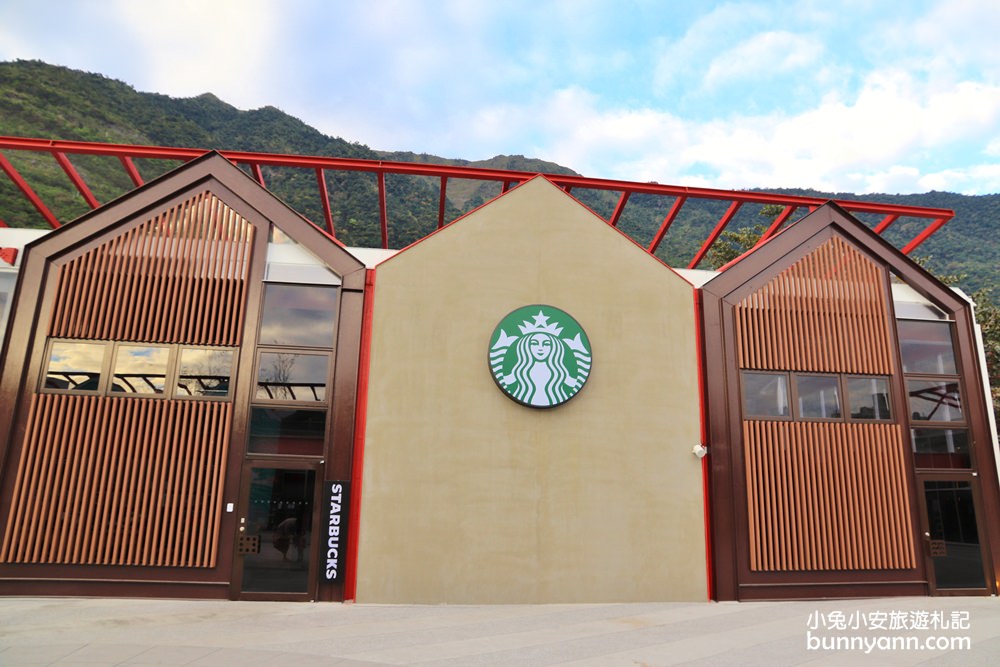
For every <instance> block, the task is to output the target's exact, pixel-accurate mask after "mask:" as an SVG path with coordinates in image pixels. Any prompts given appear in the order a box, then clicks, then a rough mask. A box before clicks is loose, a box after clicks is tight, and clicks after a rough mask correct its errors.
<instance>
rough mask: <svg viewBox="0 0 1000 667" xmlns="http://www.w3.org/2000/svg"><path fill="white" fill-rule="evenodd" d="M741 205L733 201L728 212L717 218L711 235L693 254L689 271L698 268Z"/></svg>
mask: <svg viewBox="0 0 1000 667" xmlns="http://www.w3.org/2000/svg"><path fill="white" fill-rule="evenodd" d="M742 205H743V202H741V201H734V202H733V203H732V204H730V205H729V210H727V211H726V212H725V214H724V215H723V216H722V217H721V218H719V222H718V223H717V224H716V225H715V229H713V230H712V233H711V234H709V235H708V238H707V239H705V242H704V243H703V244H702V245H701V248H699V249H698V252H697V253H695V255H694V259H692V260H691V263H690V264H688V268H689V269H694V268H696V267H697V266H698V264H700V263H701V260H702V259H704V257H705V254H706V253H707V252H708V249H709V248H711V247H712V244H713V243H715V241H716V239H718V238H719V234H721V233H722V230H724V229H725V228H726V225H728V224H729V223H730V222H731V221H732V219H733V218H734V217H735V216H736V212H737V211H738V210H740V206H742Z"/></svg>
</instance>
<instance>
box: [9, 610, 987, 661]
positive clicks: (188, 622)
mask: <svg viewBox="0 0 1000 667" xmlns="http://www.w3.org/2000/svg"><path fill="white" fill-rule="evenodd" d="M880 624H884V625H885V627H886V628H888V627H890V626H891V625H896V626H904V627H902V628H901V629H882V628H879V627H875V628H871V627H869V628H867V629H866V628H865V627H864V626H872V625H874V626H878V625H880ZM945 624H958V625H960V626H967V627H960V628H950V627H943V626H944V625H945ZM914 625H916V626H917V628H913V626H914ZM850 626H858V629H850ZM925 626H926V629H922V628H925ZM852 636H853V637H857V639H853V640H852V639H850V637H852ZM910 636H912V637H915V638H916V641H919V642H923V641H925V640H926V639H927V638H928V637H930V636H934V637H939V638H942V639H943V640H945V641H956V640H957V641H962V638H964V637H968V638H969V640H970V643H971V647H970V648H969V649H967V650H961V649H958V650H951V651H942V650H928V649H911V650H907V649H900V648H895V649H893V648H886V645H887V644H888V643H889V642H893V641H898V640H897V639H896V638H899V637H910ZM838 637H842V638H843V639H840V640H839V641H854V642H855V643H856V645H858V646H860V645H861V642H863V641H867V642H869V645H870V646H871V645H872V643H874V648H872V649H871V650H870V652H869V653H866V652H865V650H864V649H863V648H858V649H855V650H850V649H848V650H839V651H838V650H833V649H828V648H823V645H824V642H826V643H827V645H829V642H832V641H838V639H837V638H838ZM879 644H881V646H879ZM810 646H811V647H812V648H810ZM859 662H863V663H868V664H888V665H922V664H930V665H962V666H963V667H964V666H966V665H990V666H994V665H997V664H1000V599H998V598H893V599H878V600H849V601H843V600H841V601H833V602H831V601H821V602H758V603H721V604H715V603H693V604H692V603H655V604H653V603H649V604H599V605H535V606H507V605H504V606H399V605H385V606H383V605H354V604H349V605H340V604H325V603H316V604H309V603H302V604H296V603H280V602H215V601H178V600H106V599H63V598H0V665H12V666H17V667H20V666H22V665H60V666H67V665H88V666H93V665H199V666H202V665H246V666H253V665H267V666H268V667H271V666H275V665H293V666H295V667H309V666H312V665H317V666H318V665H324V666H326V665H331V666H352V667H377V666H381V665H435V666H445V665H447V666H452V665H453V666H461V667H464V666H467V665H468V666H476V665H517V666H519V667H520V666H522V665H524V666H531V665H572V666H574V667H585V666H586V667H598V666H600V667H604V666H615V665H629V666H642V665H672V664H695V665H767V666H768V667H771V666H776V665H800V664H807V663H808V664H818V665H852V664H857V663H859Z"/></svg>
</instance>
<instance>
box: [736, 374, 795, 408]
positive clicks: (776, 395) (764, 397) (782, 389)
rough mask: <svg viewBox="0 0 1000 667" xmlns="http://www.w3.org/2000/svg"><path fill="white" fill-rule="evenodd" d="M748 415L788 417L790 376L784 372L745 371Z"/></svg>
mask: <svg viewBox="0 0 1000 667" xmlns="http://www.w3.org/2000/svg"><path fill="white" fill-rule="evenodd" d="M743 409H744V411H745V413H746V416H747V417H788V416H789V414H788V377H787V376H786V375H785V374H784V373H747V372H745V373H743Z"/></svg>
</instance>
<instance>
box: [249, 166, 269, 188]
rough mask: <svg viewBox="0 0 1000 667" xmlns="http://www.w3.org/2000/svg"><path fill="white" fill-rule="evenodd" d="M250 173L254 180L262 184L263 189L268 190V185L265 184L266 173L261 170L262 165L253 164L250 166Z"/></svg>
mask: <svg viewBox="0 0 1000 667" xmlns="http://www.w3.org/2000/svg"><path fill="white" fill-rule="evenodd" d="M250 171H251V172H252V173H253V180H255V181H257V182H258V183H260V186H261V187H262V188H266V187H267V184H266V183H265V182H264V172H262V171H261V170H260V163H258V162H253V163H251V164H250Z"/></svg>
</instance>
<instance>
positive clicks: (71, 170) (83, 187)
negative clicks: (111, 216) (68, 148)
mask: <svg viewBox="0 0 1000 667" xmlns="http://www.w3.org/2000/svg"><path fill="white" fill-rule="evenodd" d="M52 157H54V158H55V159H56V162H58V163H59V166H60V167H62V169H63V171H65V172H66V175H67V176H69V180H71V181H72V182H73V185H74V186H76V189H77V190H78V191H79V193H80V195H81V196H82V197H83V200H84V201H85V202H87V205H88V206H90V208H97V207H98V206H100V205H101V204H100V202H98V201H97V197H95V196H94V193H93V192H91V191H90V188H89V187H87V183H86V182H85V181H84V180H83V178H82V177H81V176H80V174H79V172H77V170H76V168H75V167H74V166H73V163H72V162H70V161H69V158H68V157H66V154H65V153H60V152H58V151H54V152H53V153H52Z"/></svg>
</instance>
